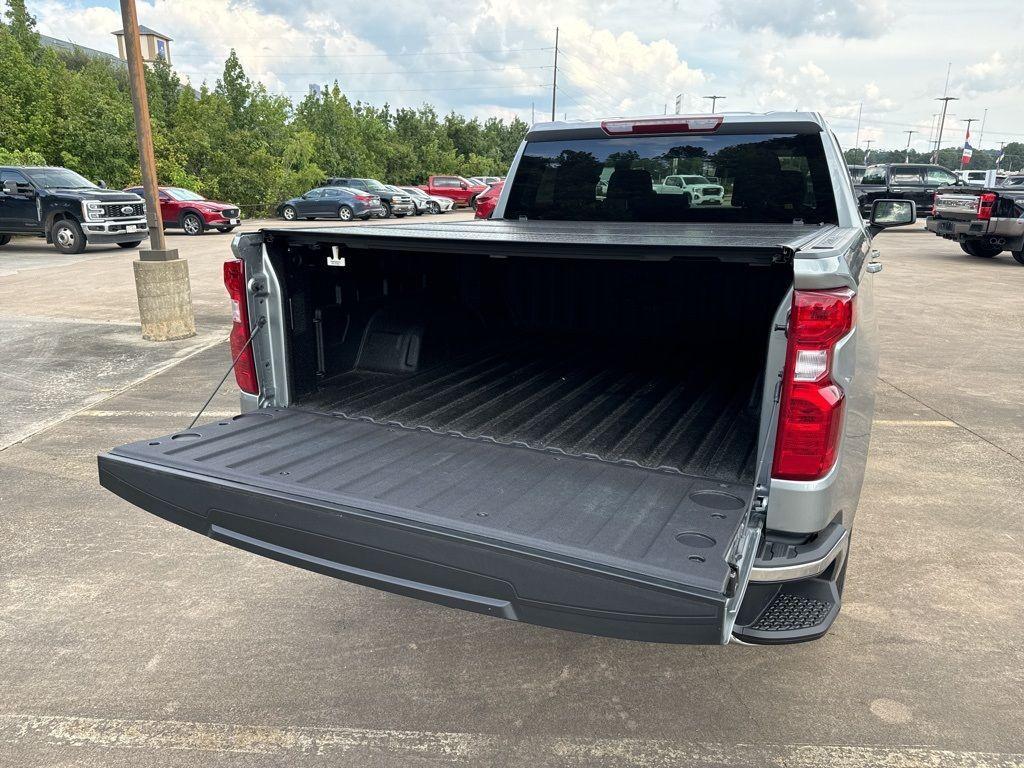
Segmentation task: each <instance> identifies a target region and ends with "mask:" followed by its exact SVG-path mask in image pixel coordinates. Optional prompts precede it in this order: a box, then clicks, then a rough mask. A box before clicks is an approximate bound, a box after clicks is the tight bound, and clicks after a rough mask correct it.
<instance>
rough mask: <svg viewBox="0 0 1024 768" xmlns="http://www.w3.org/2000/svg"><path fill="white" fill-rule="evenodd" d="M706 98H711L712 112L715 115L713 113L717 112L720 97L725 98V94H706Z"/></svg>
mask: <svg viewBox="0 0 1024 768" xmlns="http://www.w3.org/2000/svg"><path fill="white" fill-rule="evenodd" d="M704 98H705V99H711V114H712V115H713V114H715V104H716V103H718V101H719V100H720V99H724V98H725V96H718V95H711V96H705V97H704Z"/></svg>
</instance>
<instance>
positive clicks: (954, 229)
mask: <svg viewBox="0 0 1024 768" xmlns="http://www.w3.org/2000/svg"><path fill="white" fill-rule="evenodd" d="M925 227H926V228H927V229H928V230H929V231H931V232H934V233H935V234H936V235H938V236H939V237H944V238H946V239H947V240H956V241H957V242H963V241H965V240H974V239H976V238H984V239H986V240H989V239H991V238H996V239H997V240H1001V241H1003V242H1001V243H1000V244H1001V245H1003V246H1004V247H1005V248H1006V250H1008V251H1017V250H1020V249H1021V247H1022V245H1024V221H1022V220H1021V219H1010V218H998V217H994V218H991V219H988V220H981V221H979V220H976V219H974V220H964V221H961V220H958V219H945V218H938V217H935V216H929V217H928V220H927V221H926V222H925Z"/></svg>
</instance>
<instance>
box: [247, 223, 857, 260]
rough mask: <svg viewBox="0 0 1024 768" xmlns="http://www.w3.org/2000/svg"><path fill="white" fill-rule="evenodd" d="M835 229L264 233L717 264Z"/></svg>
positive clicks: (447, 227)
mask: <svg viewBox="0 0 1024 768" xmlns="http://www.w3.org/2000/svg"><path fill="white" fill-rule="evenodd" d="M837 230H838V227H836V226H834V225H831V224H829V225H821V226H819V225H816V224H728V223H717V224H714V225H709V224H705V223H690V224H669V223H633V222H617V223H602V222H587V236H586V238H585V239H581V238H580V236H579V235H580V227H579V223H578V222H569V221H542V220H537V221H507V220H504V219H497V220H480V221H476V220H474V221H464V222H451V223H431V222H415V223H409V224H393V225H389V226H387V227H380V226H371V225H362V226H358V225H357V226H345V227H310V228H302V229H273V228H267V229H264V230H261V231H262V232H263V233H264V234H265V235H266V236H269V237H270V238H271V239H273V238H275V237H280V238H283V239H285V240H286V241H287V242H289V243H296V244H301V243H304V242H308V243H311V244H313V243H315V244H319V245H323V244H328V243H330V244H336V245H339V246H344V247H351V248H371V249H373V248H386V249H389V250H395V251H401V250H411V251H424V252H431V251H434V252H444V253H484V254H488V255H492V256H532V257H536V256H556V257H561V256H570V257H572V258H585V257H588V256H589V257H596V258H599V257H613V258H616V259H640V260H659V259H661V260H667V259H671V258H674V257H678V256H680V255H691V256H694V257H698V258H710V259H715V260H718V261H764V262H771V261H772V260H776V259H778V258H779V257H784V256H787V255H790V256H791V255H792V254H793V253H794V252H796V251H799V250H800V249H801V248H805V247H807V246H809V245H810V244H811V243H813V242H814V241H815V240H818V239H819V238H821V237H823V236H825V235H826V234H828V233H831V232H834V231H837Z"/></svg>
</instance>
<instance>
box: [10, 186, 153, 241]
mask: <svg viewBox="0 0 1024 768" xmlns="http://www.w3.org/2000/svg"><path fill="white" fill-rule="evenodd" d="M13 235H35V236H37V237H45V238H46V242H48V243H52V244H53V246H54V247H55V248H56V249H57V250H58V251H60V252H61V253H81V252H82V251H84V250H85V246H86V245H87V244H89V243H97V244H98V243H117V244H118V245H119V246H121V247H122V248H134V247H135V246H137V245H139V243H141V242H142V241H143V240H145V239H146V238H147V237H149V229H148V227H147V224H146V204H145V202H144V201H143V200H142V198H141V197H139V196H138V195H135V194H132V193H131V192H121V191H113V190H107V189H104V188H102V187H98V186H96V185H95V184H93V183H92V182H91V181H89V180H88V179H86V178H84V177H83V176H79V175H78V174H77V173H75V172H74V171H69V170H68V169H67V168H47V167H14V166H0V246H3V245H6V244H7V243H8V242H10V240H11V237H12V236H13Z"/></svg>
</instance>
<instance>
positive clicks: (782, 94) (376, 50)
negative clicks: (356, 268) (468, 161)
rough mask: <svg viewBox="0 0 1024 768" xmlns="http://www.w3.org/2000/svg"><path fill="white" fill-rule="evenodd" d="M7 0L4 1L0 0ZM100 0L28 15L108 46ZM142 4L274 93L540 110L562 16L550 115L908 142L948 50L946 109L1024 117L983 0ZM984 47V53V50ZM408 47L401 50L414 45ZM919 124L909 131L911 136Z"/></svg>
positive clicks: (58, 31) (209, 74) (1000, 5)
mask: <svg viewBox="0 0 1024 768" xmlns="http://www.w3.org/2000/svg"><path fill="white" fill-rule="evenodd" d="M3 3H4V0H0V7H2V6H3ZM111 6H116V4H115V3H113V0H29V7H30V10H31V11H32V12H33V13H35V14H36V15H37V16H38V18H39V22H40V29H41V31H43V32H45V33H47V34H50V35H53V36H55V37H62V38H65V39H67V38H71V39H72V40H74V41H75V42H78V43H79V44H82V45H87V46H90V47H93V48H98V49H100V50H104V51H108V52H114V51H116V46H115V41H114V37H113V35H112V34H111V33H112V32H113V31H114V30H115V29H118V28H119V27H120V26H121V23H120V15H119V14H118V13H117V12H116V11H115V10H113V9H112V8H111ZM138 7H139V15H140V20H141V22H142V23H143V24H146V25H149V26H151V27H154V28H156V29H159V30H161V31H163V32H166V33H167V34H169V35H170V36H171V37H173V38H174V43H173V44H172V51H173V56H174V62H175V65H176V67H177V68H178V69H179V70H180V71H181V72H183V73H184V74H186V75H188V76H189V78H190V80H191V81H192V82H193V83H196V84H197V83H198V82H200V81H202V80H203V79H206V80H208V81H209V82H211V83H212V82H213V81H214V80H215V79H216V78H217V77H218V76H219V74H220V72H221V70H222V68H223V63H224V57H225V56H226V55H227V52H228V50H229V48H232V47H234V48H235V49H237V50H238V53H239V56H240V58H241V60H242V63H243V65H244V66H245V68H246V71H247V72H248V73H249V75H250V76H251V77H253V78H254V79H257V80H259V81H260V82H263V83H265V84H266V85H267V87H268V89H270V90H271V91H274V92H283V93H287V94H288V95H290V96H293V97H296V98H297V97H298V96H300V95H301V94H303V93H305V92H306V89H307V86H308V84H309V83H326V82H331V81H333V80H334V79H335V78H337V79H338V80H339V81H340V83H341V84H342V87H343V88H344V89H345V90H346V91H347V92H349V93H350V94H351V95H352V96H353V97H354V98H358V99H361V100H364V101H369V102H371V103H374V104H382V103H384V102H385V101H387V102H389V103H391V104H392V105H396V106H417V105H419V104H422V103H424V102H429V103H432V104H434V105H435V106H436V107H437V108H438V110H439V111H440V112H442V113H443V112H446V111H448V110H450V109H455V110H457V111H460V112H463V113H465V114H470V115H475V116H479V117H481V118H485V117H487V116H490V115H497V116H506V117H507V116H510V115H513V114H514V115H518V116H519V117H522V118H523V119H527V120H528V119H529V118H530V113H531V103H532V104H534V105H535V106H536V113H537V117H538V119H545V118H546V116H547V115H548V114H549V111H550V103H551V102H550V80H551V57H552V53H553V51H552V50H551V48H552V45H553V42H554V28H555V26H556V25H557V26H559V27H560V28H561V34H560V47H561V51H562V57H561V59H560V61H559V84H560V86H561V92H560V93H559V96H558V103H559V107H558V116H559V117H561V116H562V113H563V112H568V115H569V117H570V118H577V117H593V116H603V115H613V114H651V113H660V112H661V111H662V109H663V105H664V104H666V103H668V106H669V109H670V110H671V109H672V107H673V103H674V99H675V95H676V94H677V93H683V94H684V98H683V111H684V112H695V111H701V112H702V111H707V109H708V106H709V105H708V103H707V102H705V101H704V99H703V97H704V96H706V95H708V94H710V93H716V94H723V95H725V96H726V97H727V98H726V100H725V101H724V102H721V103H720V104H719V107H720V108H724V109H726V110H777V109H785V110H788V109H793V108H797V107H799V108H802V109H809V110H816V111H821V112H822V113H823V114H825V115H826V117H827V118H829V120H830V121H831V122H832V125H833V127H834V128H835V129H836V131H837V133H838V134H839V136H840V139H841V140H842V141H843V142H844V143H846V144H852V143H853V141H854V138H855V134H856V122H857V113H858V108H859V105H860V104H861V103H863V114H862V121H861V122H862V125H861V140H862V141H863V140H864V137H866V136H875V135H879V136H880V138H879V141H880V142H881V143H882V144H883V145H885V146H904V144H905V142H906V135H905V134H904V133H903V131H904V130H922V131H926V130H927V129H928V128H929V123H930V121H931V116H932V114H933V113H934V112H935V111H936V103H935V101H934V99H935V97H936V96H938V95H940V94H941V93H942V88H943V84H944V80H945V74H946V62H947V61H952V62H953V70H952V75H951V78H950V92H951V93H952V94H954V95H957V96H960V97H961V98H962V101H960V102H957V103H956V107H955V108H953V109H951V112H957V113H959V114H960V115H961V116H966V115H967V114H968V113H971V115H972V116H973V115H974V114H978V115H980V114H981V112H982V111H983V110H984V109H985V108H988V109H989V121H988V126H987V127H986V137H985V138H986V143H988V141H990V139H994V140H1000V139H1002V138H1006V139H1007V140H1009V139H1010V138H1011V137H1010V135H1009V134H1002V135H997V133H996V131H997V129H998V130H1002V131H1006V132H1012V131H1024V128H1020V127H1018V126H1020V125H1021V124H1024V101H1022V100H1021V99H1020V98H1019V88H1020V83H1021V82H1022V80H1024V72H1022V71H1021V66H1022V65H1021V63H1020V62H1024V51H1021V49H1020V45H1021V43H1020V41H1019V40H1018V34H1017V31H1018V30H1019V29H1020V28H1021V27H1024V6H1022V5H1021V4H1020V3H1019V2H1017V0H991V2H990V5H989V7H988V8H987V16H986V17H987V18H989V19H990V20H991V19H998V20H999V23H998V24H990V25H988V26H987V27H986V29H985V33H984V35H983V36H981V37H979V36H977V35H963V34H950V32H949V30H950V29H966V28H970V25H971V24H974V23H976V20H977V15H976V9H972V8H970V7H967V6H964V5H963V3H962V0H902V1H901V2H900V3H896V2H895V0H739V1H737V0H728V2H726V0H685V2H684V1H683V0H649V2H647V3H644V4H643V5H642V11H643V12H642V13H638V12H637V8H638V6H637V4H636V0H601V1H600V2H594V1H593V0H477V1H476V2H475V4H473V5H465V4H454V5H453V4H450V3H440V4H433V5H428V4H425V3H423V2H422V0H389V2H388V3H368V4H365V5H363V6H360V9H359V12H358V13H355V12H353V9H352V6H351V5H345V4H339V3H328V2H326V1H325V0H139V6H138ZM979 50H983V51H984V54H979V52H978V51H979ZM409 54H414V55H409ZM918 140H920V141H922V142H923V141H925V140H926V135H917V136H916V137H915V142H916V141H918Z"/></svg>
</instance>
